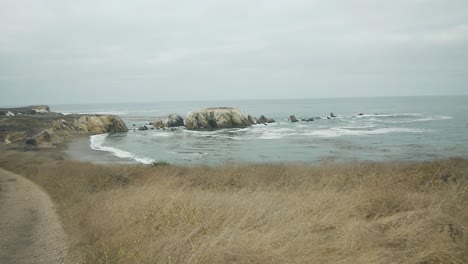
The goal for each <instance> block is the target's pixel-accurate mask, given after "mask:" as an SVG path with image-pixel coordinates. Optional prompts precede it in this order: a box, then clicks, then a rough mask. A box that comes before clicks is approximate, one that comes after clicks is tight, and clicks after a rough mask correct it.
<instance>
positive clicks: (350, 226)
mask: <svg viewBox="0 0 468 264" xmlns="http://www.w3.org/2000/svg"><path fill="white" fill-rule="evenodd" d="M155 165H156V166H140V165H116V164H114V165H97V164H91V163H80V162H76V161H70V160H67V159H63V158H62V156H60V155H59V154H57V153H56V152H45V154H44V153H42V154H40V155H39V154H38V153H33V152H26V153H19V152H12V151H9V152H3V153H2V154H1V155H0V166H1V167H3V168H5V169H8V170H11V171H14V172H16V173H19V174H21V175H24V176H27V177H28V178H29V179H32V180H33V181H34V182H35V183H37V184H38V185H40V186H42V187H43V188H44V189H45V190H46V191H47V192H48V193H49V194H50V196H51V197H52V199H53V201H54V202H55V203H56V205H57V208H58V212H59V214H60V215H61V218H62V221H63V223H64V227H65V231H66V232H67V234H68V235H69V237H71V238H72V239H73V240H72V253H73V254H74V255H75V256H78V255H79V256H80V257H81V258H82V259H83V260H84V262H85V263H420V264H422V263H424V264H429V263H468V246H467V245H468V244H467V243H468V240H467V235H466V233H467V231H466V225H467V223H468V160H462V159H451V160H443V161H434V162H424V163H405V162H400V163H396V162H395V163H390V162H388V163H370V162H353V163H336V162H322V163H321V164H317V165H301V164H284V165H282V164H275V165H272V164H245V165H239V164H227V165H224V166H217V167H208V166H172V165H169V164H165V163H157V164H155Z"/></svg>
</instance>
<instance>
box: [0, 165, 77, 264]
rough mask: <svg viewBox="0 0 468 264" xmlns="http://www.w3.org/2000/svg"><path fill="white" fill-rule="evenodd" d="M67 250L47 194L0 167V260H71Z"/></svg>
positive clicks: (17, 261)
mask: <svg viewBox="0 0 468 264" xmlns="http://www.w3.org/2000/svg"><path fill="white" fill-rule="evenodd" d="M67 251H68V244H67V242H66V238H65V233H64V231H63V228H62V225H61V223H60V221H59V218H58V216H57V214H56V213H55V210H54V207H53V204H52V201H51V200H50V198H49V196H48V195H47V194H46V193H45V192H44V191H42V190H41V189H40V188H39V187H38V186H37V185H35V184H34V183H32V182H31V181H29V180H28V179H26V178H24V177H22V176H20V175H17V174H14V173H11V172H9V171H6V170H3V169H1V168H0V263H2V264H8V263H18V264H19V263H70V261H69V259H68V257H67Z"/></svg>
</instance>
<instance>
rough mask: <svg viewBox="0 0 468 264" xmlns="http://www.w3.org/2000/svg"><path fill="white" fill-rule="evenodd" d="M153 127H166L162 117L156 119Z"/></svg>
mask: <svg viewBox="0 0 468 264" xmlns="http://www.w3.org/2000/svg"><path fill="white" fill-rule="evenodd" d="M153 127H154V128H156V129H162V128H165V127H166V124H164V122H163V121H162V120H161V119H158V120H156V121H154V124H153Z"/></svg>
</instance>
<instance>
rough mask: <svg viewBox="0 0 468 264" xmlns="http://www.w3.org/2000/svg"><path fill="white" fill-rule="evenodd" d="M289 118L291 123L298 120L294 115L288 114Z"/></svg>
mask: <svg viewBox="0 0 468 264" xmlns="http://www.w3.org/2000/svg"><path fill="white" fill-rule="evenodd" d="M289 120H290V121H291V122H293V123H295V122H297V121H298V120H297V118H296V116H295V115H291V116H289Z"/></svg>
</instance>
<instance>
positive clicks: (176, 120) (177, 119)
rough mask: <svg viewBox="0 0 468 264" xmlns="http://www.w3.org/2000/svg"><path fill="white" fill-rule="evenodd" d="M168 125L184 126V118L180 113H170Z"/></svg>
mask: <svg viewBox="0 0 468 264" xmlns="http://www.w3.org/2000/svg"><path fill="white" fill-rule="evenodd" d="M166 126H167V127H179V126H184V119H183V118H182V117H181V116H180V115H178V114H170V115H169V116H168V117H167V122H166Z"/></svg>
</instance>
